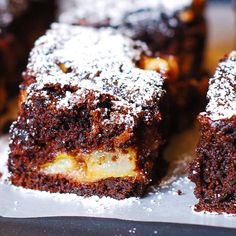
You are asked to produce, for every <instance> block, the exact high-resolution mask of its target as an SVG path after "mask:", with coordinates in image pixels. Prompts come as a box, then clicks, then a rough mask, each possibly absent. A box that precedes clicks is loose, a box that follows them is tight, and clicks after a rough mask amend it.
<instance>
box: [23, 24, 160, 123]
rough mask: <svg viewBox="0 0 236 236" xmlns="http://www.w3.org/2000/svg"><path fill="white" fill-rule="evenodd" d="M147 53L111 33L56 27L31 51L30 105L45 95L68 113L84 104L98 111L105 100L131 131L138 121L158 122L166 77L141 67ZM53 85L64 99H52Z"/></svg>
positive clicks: (47, 101) (28, 73)
mask: <svg viewBox="0 0 236 236" xmlns="http://www.w3.org/2000/svg"><path fill="white" fill-rule="evenodd" d="M145 52H146V46H145V44H143V43H140V42H138V41H133V40H131V39H129V38H127V37H125V36H122V35H120V34H118V33H116V32H115V31H113V30H112V29H100V30H96V29H93V28H86V27H81V26H69V25H65V24H57V23H55V24H53V25H52V27H51V29H50V30H48V31H47V33H46V35H45V36H42V37H41V38H40V39H38V40H37V41H36V43H35V47H34V49H33V50H32V51H31V54H30V58H29V63H28V66H27V70H26V73H25V76H24V80H25V82H24V83H25V84H27V86H26V93H27V95H26V101H25V104H26V105H30V103H32V100H33V99H34V98H35V96H37V97H39V96H40V97H43V98H44V99H45V104H47V105H49V104H50V105H51V106H55V109H56V110H61V109H62V110H64V109H67V110H68V109H73V107H74V106H75V105H76V106H78V104H83V103H84V102H85V101H87V102H88V101H89V102H91V103H93V104H94V105H95V106H96V103H97V102H99V100H100V99H101V95H102V96H107V97H109V99H110V100H111V103H112V109H113V110H114V111H120V112H116V113H114V119H115V122H118V123H119V122H125V123H126V124H129V125H131V126H132V125H134V123H135V122H134V121H135V119H136V118H137V117H138V118H140V117H142V118H144V120H146V121H148V120H149V119H153V112H154V116H155V115H156V117H157V116H158V114H159V110H158V109H159V108H158V106H159V102H160V98H161V97H162V95H163V94H164V90H163V80H164V78H163V77H162V76H161V75H160V74H158V73H156V72H154V71H145V70H142V69H139V68H138V67H137V66H136V63H137V62H138V60H139V59H140V57H141V55H142V54H143V53H145ZM32 78H33V80H32ZM50 86H53V87H54V88H55V87H58V86H59V87H60V89H61V90H63V95H62V94H60V95H56V93H55V95H54V97H53V98H52V97H51V94H48V92H47V91H46V90H47V89H46V88H48V87H50ZM91 94H92V95H91ZM151 113H152V114H151ZM111 118H112V117H111ZM159 118H160V117H159Z"/></svg>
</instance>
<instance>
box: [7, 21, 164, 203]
mask: <svg viewBox="0 0 236 236" xmlns="http://www.w3.org/2000/svg"><path fill="white" fill-rule="evenodd" d="M114 45H115V47H114ZM146 51H147V50H146V46H145V45H144V44H143V43H141V42H139V41H133V40H131V39H130V38H128V37H125V36H122V35H121V34H119V33H118V32H117V31H114V30H112V29H94V28H88V27H82V26H70V25H65V24H53V25H52V28H51V29H50V30H48V31H47V33H46V35H45V36H42V37H41V38H40V39H38V40H37V41H36V43H35V47H34V49H33V50H32V52H31V54H30V58H29V63H28V66H27V69H26V71H25V73H24V76H23V80H24V81H23V83H22V84H21V98H20V103H19V116H18V119H17V121H16V122H14V123H13V125H12V127H11V131H10V135H11V142H10V154H9V161H8V167H9V171H10V175H11V177H10V180H11V182H12V183H13V184H14V185H17V186H23V187H25V188H32V189H37V190H46V191H50V192H60V193H76V194H78V195H83V196H91V195H98V196H100V197H101V196H110V197H113V198H117V199H123V198H125V197H130V196H141V195H142V194H144V192H145V189H146V187H147V186H148V185H149V183H150V182H151V179H152V178H153V177H155V176H154V175H153V173H155V172H156V171H155V170H156V169H155V168H156V167H157V163H158V160H159V158H160V155H161V150H162V147H163V145H164V143H165V132H164V129H165V126H166V125H167V121H168V119H167V115H166V114H167V111H166V110H167V97H166V92H165V90H164V87H163V84H164V77H163V76H162V75H161V74H159V73H157V72H154V71H150V70H143V69H140V68H139V67H138V65H139V61H140V59H141V58H142V56H143V55H144V54H145V53H146Z"/></svg>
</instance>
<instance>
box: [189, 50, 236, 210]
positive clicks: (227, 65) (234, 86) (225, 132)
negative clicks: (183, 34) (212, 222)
mask: <svg viewBox="0 0 236 236" xmlns="http://www.w3.org/2000/svg"><path fill="white" fill-rule="evenodd" d="M208 99H209V103H208V105H207V107H206V111H205V112H204V113H201V114H200V115H199V118H198V120H199V122H200V132H201V136H200V141H199V144H198V148H197V157H196V159H195V160H194V161H193V162H192V163H191V166H190V172H189V178H190V179H191V180H192V181H193V182H194V183H195V184H196V188H195V195H196V197H197V198H198V199H199V203H198V204H197V205H196V208H195V209H196V210H197V211H201V210H205V211H210V212H218V213H223V212H226V213H233V214H236V181H235V180H236V52H235V51H233V52H231V53H230V54H229V56H228V57H225V58H224V59H222V60H221V62H220V63H219V66H218V68H217V70H216V73H215V75H214V77H213V78H211V79H210V82H209V90H208Z"/></svg>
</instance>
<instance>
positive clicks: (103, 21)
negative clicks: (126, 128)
mask: <svg viewBox="0 0 236 236" xmlns="http://www.w3.org/2000/svg"><path fill="white" fill-rule="evenodd" d="M204 5H205V1H203V0H200V1H199V0H185V1H175V2H173V1H172V2H170V1H165V0H161V1H153V0H147V1H140V0H128V1H127V0H120V1H113V0H98V1H93V0H88V1H82V0H69V1H63V0H61V1H60V0H59V6H58V7H59V12H58V20H59V22H62V23H68V24H79V25H85V26H92V27H108V26H109V27H113V28H116V29H118V30H119V31H121V32H122V33H123V34H126V35H128V36H129V37H132V38H133V39H135V40H141V41H144V42H145V43H146V44H147V45H148V46H149V48H150V50H151V51H152V52H153V54H154V55H158V56H160V55H162V54H164V55H169V54H171V55H175V56H177V57H178V59H179V61H181V68H180V71H181V74H182V75H183V76H184V77H186V76H187V77H188V76H189V75H195V74H196V72H199V68H200V67H201V63H202V61H203V60H202V58H203V50H204V45H205V36H206V27H205V19H204V16H203V8H204Z"/></svg>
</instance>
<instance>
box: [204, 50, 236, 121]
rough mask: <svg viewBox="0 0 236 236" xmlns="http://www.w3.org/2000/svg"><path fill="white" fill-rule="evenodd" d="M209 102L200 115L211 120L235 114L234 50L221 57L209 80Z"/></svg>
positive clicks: (235, 80) (235, 73)
mask: <svg viewBox="0 0 236 236" xmlns="http://www.w3.org/2000/svg"><path fill="white" fill-rule="evenodd" d="M207 97H208V100H209V103H208V105H207V107H206V112H205V113H202V115H206V116H208V117H209V118H210V119H211V120H219V119H227V118H231V117H232V116H234V115H236V51H232V52H231V53H230V54H229V55H228V57H225V58H224V59H222V60H221V61H220V63H219V65H218V67H217V69H216V72H215V74H214V76H213V77H212V78H211V79H210V81H209V89H208V94H207Z"/></svg>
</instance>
